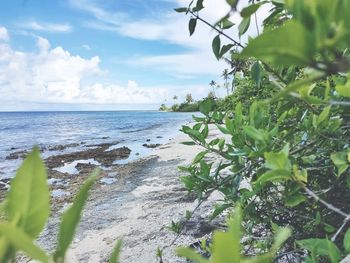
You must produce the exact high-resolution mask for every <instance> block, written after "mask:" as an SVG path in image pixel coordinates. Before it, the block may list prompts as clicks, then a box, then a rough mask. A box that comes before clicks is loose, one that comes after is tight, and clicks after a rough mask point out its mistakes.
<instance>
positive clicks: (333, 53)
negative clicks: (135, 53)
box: [176, 0, 350, 262]
mask: <svg viewBox="0 0 350 263" xmlns="http://www.w3.org/2000/svg"><path fill="white" fill-rule="evenodd" d="M237 2H238V1H236V0H233V1H232V0H227V3H228V4H229V5H231V7H232V9H231V11H230V12H229V13H228V14H227V15H226V16H224V17H223V18H222V19H221V20H220V21H218V22H217V23H216V24H215V25H210V24H209V23H208V22H207V21H205V20H204V19H203V18H202V17H201V11H202V9H203V8H204V5H203V0H198V1H194V2H192V3H191V4H190V6H188V7H183V8H178V9H176V11H177V12H179V13H184V14H186V15H190V16H191V18H190V24H189V28H190V34H191V35H192V34H194V33H195V28H196V25H197V24H198V23H199V22H205V24H206V25H209V26H210V27H212V29H213V30H214V31H216V32H217V33H218V34H217V36H215V37H214V39H213V42H212V48H213V53H214V54H215V56H216V58H217V59H225V60H226V61H229V62H230V63H231V65H232V70H230V71H225V72H224V73H223V76H224V77H225V80H226V82H225V85H224V87H225V88H226V89H227V91H228V93H229V84H228V81H229V79H231V80H233V82H232V93H231V94H229V95H228V96H227V97H226V98H225V99H224V100H223V102H222V103H219V105H217V107H214V106H213V105H212V103H207V102H205V103H201V104H200V107H199V108H200V111H201V113H202V114H203V115H205V117H195V118H194V120H195V122H196V124H195V125H194V126H192V127H188V126H184V127H183V128H182V131H183V132H184V133H186V134H187V135H188V136H189V137H190V138H191V141H188V142H184V143H185V144H187V145H194V144H197V145H200V146H202V147H203V151H202V152H200V153H199V154H198V155H197V156H196V157H195V158H194V160H193V163H192V164H191V165H189V166H187V167H180V169H181V170H182V171H183V172H185V173H186V175H185V176H183V177H182V181H183V183H184V184H185V186H186V187H187V189H188V190H189V191H190V192H193V193H196V194H197V196H198V199H199V202H200V203H202V202H204V201H205V200H206V199H207V197H208V196H209V195H210V194H211V193H212V192H214V191H219V192H221V193H222V194H223V195H224V198H223V200H222V201H221V202H219V203H218V204H217V206H216V207H215V208H213V214H212V217H211V218H210V219H213V218H215V217H216V216H218V215H219V214H221V213H222V212H223V211H224V210H227V209H228V210H232V209H233V208H234V207H237V204H240V206H241V209H242V226H243V228H244V233H243V235H244V238H242V239H241V240H240V242H238V241H237V239H238V238H239V234H238V233H236V232H234V233H233V232H232V229H233V227H232V226H230V227H229V229H231V230H229V232H228V233H230V231H231V232H232V233H231V235H230V236H229V235H225V234H221V235H215V236H214V240H213V244H212V246H211V248H209V251H212V256H211V259H210V261H208V260H206V259H203V258H202V257H200V256H199V255H197V254H196V253H195V252H193V251H189V250H187V249H186V250H180V251H179V254H180V255H182V256H185V257H187V258H190V259H192V260H194V261H195V262H272V261H275V262H278V261H279V260H284V261H283V262H286V261H285V260H287V261H288V259H290V258H292V260H294V261H293V262H339V261H340V260H341V259H342V258H345V257H346V256H347V255H348V253H350V249H349V247H350V229H349V227H350V225H349V219H350V206H349V201H348V200H349V198H350V169H349V167H350V148H349V147H350V145H349V142H350V133H349V128H350V123H349V122H350V110H349V109H350V55H349V46H350V20H349V14H350V1H334V0H323V1H317V0H310V1H304V0H269V1H249V5H248V6H247V7H245V8H244V9H243V10H241V11H240V15H241V16H242V22H241V23H240V24H239V25H238V26H237V27H236V29H237V30H238V32H239V36H240V37H241V36H244V35H245V34H246V32H247V30H248V28H249V27H250V26H256V27H257V28H256V30H257V31H258V32H259V31H261V28H260V27H259V25H257V20H256V12H257V10H259V9H260V8H261V7H262V6H264V5H270V7H271V12H270V15H269V16H268V17H267V18H266V19H265V20H264V21H263V31H262V32H261V34H260V35H258V36H257V37H256V38H252V39H249V41H248V43H247V44H246V45H245V44H242V43H241V42H240V41H238V40H235V39H234V38H232V37H231V36H230V33H229V32H230V31H227V30H228V29H230V28H232V27H234V26H235V25H234V24H233V23H232V22H231V21H230V20H229V18H230V17H231V15H233V14H234V13H235V12H237V9H236V7H237ZM224 39H226V41H230V42H231V43H229V44H226V45H223V44H222V43H223V40H224ZM210 86H212V87H215V86H216V83H215V82H214V81H213V82H211V83H210ZM209 123H214V125H215V126H216V127H217V128H218V129H219V130H220V132H221V133H222V135H221V136H218V137H217V138H209V137H208V135H209V134H210V128H211V126H209V125H208V124H209ZM208 154H215V155H217V156H218V163H219V164H217V162H215V163H213V162H212V161H208V160H207V159H206V156H207V155H208ZM208 220H209V219H208ZM236 224H238V223H237V221H236ZM281 227H282V228H284V227H289V228H291V229H292V234H291V235H290V237H289V238H288V239H287V241H286V242H285V243H284V245H283V246H282V247H281V248H280V249H279V251H278V252H277V251H276V246H275V245H273V242H272V239H271V236H273V233H275V232H276V230H277V229H279V228H281ZM237 228H239V227H238V226H237V225H236V229H237ZM257 235H258V236H260V238H256V236H257ZM286 236H287V235H286ZM286 236H285V237H286ZM230 239H231V240H230ZM234 240H235V241H234ZM227 244H231V246H230V248H229V247H227V249H226V250H225V251H223V249H220V247H224V246H226V245H227ZM279 244H280V245H282V242H279ZM239 246H241V247H242V248H244V249H242V250H240V249H237V247H239ZM229 249H231V251H230V252H228V251H227V250H229ZM269 251H270V252H271V251H272V252H271V253H272V254H273V255H274V259H272V258H269V259H266V258H264V257H256V258H253V259H247V256H248V255H257V254H261V253H270V252H269ZM275 252H276V253H275ZM271 253H270V254H269V255H270V256H271V255H272V254H271Z"/></svg>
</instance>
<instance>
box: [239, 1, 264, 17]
mask: <svg viewBox="0 0 350 263" xmlns="http://www.w3.org/2000/svg"><path fill="white" fill-rule="evenodd" d="M260 6H261V4H260V3H259V4H252V5H250V6H247V7H245V8H243V9H242V11H241V16H242V17H250V16H251V15H252V14H254V13H255V12H256V11H257V10H258V9H259V7H260Z"/></svg>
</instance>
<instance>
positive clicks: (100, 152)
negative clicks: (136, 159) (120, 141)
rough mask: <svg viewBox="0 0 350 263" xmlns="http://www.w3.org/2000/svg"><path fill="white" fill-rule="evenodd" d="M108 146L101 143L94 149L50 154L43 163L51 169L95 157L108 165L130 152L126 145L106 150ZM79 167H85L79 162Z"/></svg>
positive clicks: (126, 156) (127, 155)
mask: <svg viewBox="0 0 350 263" xmlns="http://www.w3.org/2000/svg"><path fill="white" fill-rule="evenodd" d="M109 147H110V144H102V146H99V147H97V148H94V149H88V150H85V151H79V152H72V153H66V154H61V155H56V156H50V157H48V158H46V159H45V164H46V166H47V167H48V168H49V169H53V168H57V167H61V166H63V165H64V164H65V163H71V162H74V161H76V160H88V159H95V160H96V161H98V162H99V163H101V164H102V165H104V166H110V165H112V164H113V162H114V161H116V160H121V159H126V158H128V157H129V155H130V153H131V150H130V149H129V148H127V147H121V148H116V149H113V150H110V151H106V150H107V149H108V148H109ZM78 165H79V164H78ZM79 167H80V168H81V169H82V168H85V167H86V164H80V165H79ZM77 168H78V167H77Z"/></svg>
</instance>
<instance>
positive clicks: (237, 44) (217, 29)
mask: <svg viewBox="0 0 350 263" xmlns="http://www.w3.org/2000/svg"><path fill="white" fill-rule="evenodd" d="M189 13H190V14H191V15H193V16H194V17H195V18H196V19H198V20H199V21H202V22H203V23H204V24H206V25H207V26H209V27H211V28H212V29H214V30H215V31H217V32H218V33H219V34H220V35H222V36H224V37H226V38H227V39H229V40H231V41H232V42H233V43H234V44H235V45H236V46H239V47H241V48H244V46H243V45H242V44H241V43H239V41H237V40H234V39H233V38H232V37H230V36H229V35H227V34H226V33H224V32H223V31H222V30H221V29H219V28H217V27H216V26H213V25H212V24H210V23H209V22H207V21H205V20H204V19H203V18H201V17H200V16H199V15H198V14H196V13H194V12H193V11H191V10H190V11H189Z"/></svg>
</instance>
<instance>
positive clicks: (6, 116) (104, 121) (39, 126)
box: [0, 111, 192, 179]
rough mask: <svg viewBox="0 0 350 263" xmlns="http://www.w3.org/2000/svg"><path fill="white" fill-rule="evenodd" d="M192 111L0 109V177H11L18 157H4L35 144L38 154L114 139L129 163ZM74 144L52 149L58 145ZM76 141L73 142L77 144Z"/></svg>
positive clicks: (163, 139) (166, 138)
mask: <svg viewBox="0 0 350 263" xmlns="http://www.w3.org/2000/svg"><path fill="white" fill-rule="evenodd" d="M191 116H192V113H176V112H158V111H104V112H102V111H99V112H91V111H86V112H0V179H6V178H11V177H13V176H14V175H15V172H16V169H17V168H18V166H19V165H20V162H21V160H7V159H6V157H7V156H8V155H9V154H11V153H13V152H19V151H23V150H30V149H31V148H32V147H33V146H35V145H37V146H40V148H41V149H43V151H42V153H41V154H42V157H43V158H47V157H49V156H51V155H57V154H62V153H66V152H74V151H79V150H81V149H83V148H84V145H92V144H99V143H107V142H116V141H117V142H118V144H117V145H116V147H122V146H126V147H129V148H130V149H131V150H132V152H131V155H130V157H129V158H128V159H126V160H123V161H122V162H124V163H125V162H129V161H132V160H135V159H137V158H141V157H144V156H146V155H147V154H149V153H150V151H151V150H150V149H148V148H146V147H143V146H142V144H144V143H159V144H164V143H167V142H169V140H170V139H172V138H174V137H175V136H176V135H177V134H179V133H180V131H179V129H180V128H181V126H182V125H183V124H186V123H188V122H190V121H191V119H192V118H191ZM68 144H72V145H73V144H74V145H75V146H73V147H68V148H66V149H64V150H61V151H60V150H57V151H52V150H48V149H49V148H51V149H52V148H54V147H55V146H59V145H68ZM77 144H78V145H77Z"/></svg>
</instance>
